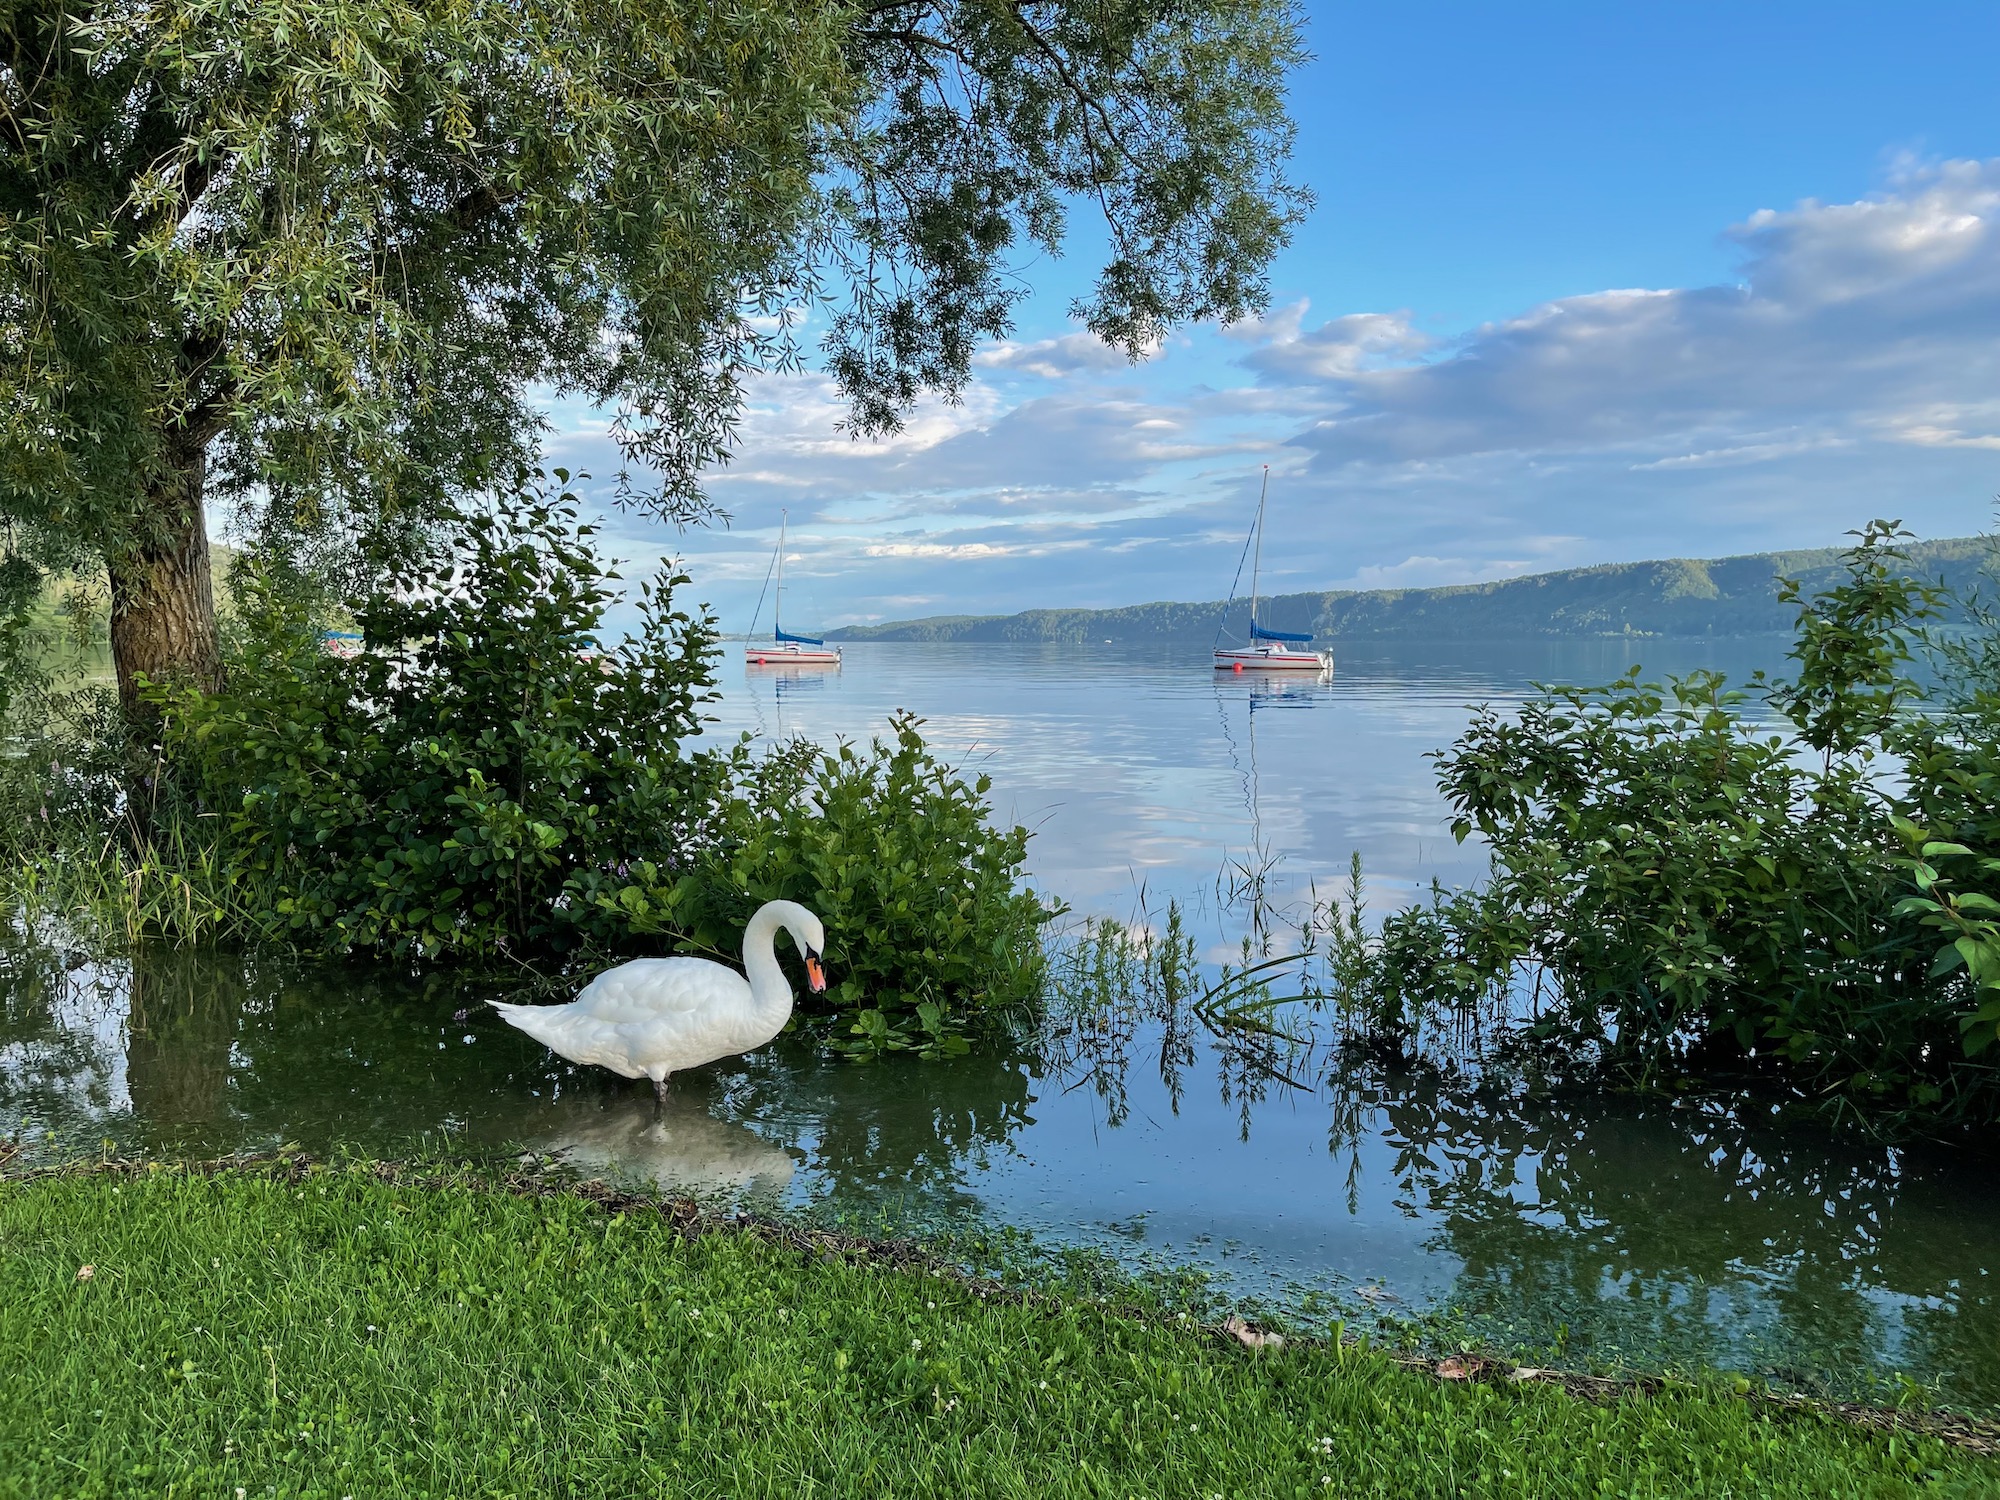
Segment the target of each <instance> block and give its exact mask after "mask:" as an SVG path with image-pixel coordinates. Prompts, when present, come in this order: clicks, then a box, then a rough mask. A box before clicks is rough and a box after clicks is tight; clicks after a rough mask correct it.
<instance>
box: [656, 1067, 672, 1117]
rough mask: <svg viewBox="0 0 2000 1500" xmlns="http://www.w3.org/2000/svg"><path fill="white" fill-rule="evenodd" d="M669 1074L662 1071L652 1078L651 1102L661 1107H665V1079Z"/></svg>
mask: <svg viewBox="0 0 2000 1500" xmlns="http://www.w3.org/2000/svg"><path fill="white" fill-rule="evenodd" d="M671 1076H672V1075H671V1074H666V1073H663V1074H661V1075H660V1076H659V1077H658V1078H655V1079H654V1080H653V1102H654V1103H656V1104H658V1105H659V1106H660V1107H661V1108H662V1109H664V1108H666V1104H667V1079H668V1078H669V1077H671Z"/></svg>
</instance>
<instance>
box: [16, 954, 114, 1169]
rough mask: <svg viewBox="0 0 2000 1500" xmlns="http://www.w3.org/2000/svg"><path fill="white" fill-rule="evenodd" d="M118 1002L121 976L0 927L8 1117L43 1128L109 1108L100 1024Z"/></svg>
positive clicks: (104, 1032) (105, 1033)
mask: <svg viewBox="0 0 2000 1500" xmlns="http://www.w3.org/2000/svg"><path fill="white" fill-rule="evenodd" d="M123 1003H124V980H123V975H122V973H121V972H118V971H116V970H113V969H107V968H105V967H100V966H98V965H96V964H92V963H89V962H87V961H86V960H85V959H84V957H83V955H82V954H81V953H79V952H77V951H76V950H74V949H68V948H64V947H62V946H60V945H58V944H55V943H51V942H45V941H42V940H40V939H39V938H38V937H36V936H34V935H33V934H24V933H23V932H22V931H21V930H20V929H18V928H15V927H11V926H4V925H0V1061H3V1062H4V1075H0V1076H4V1082H5V1090H6V1093H7V1095H8V1098H9V1101H10V1106H11V1107H10V1113H11V1114H13V1115H16V1116H19V1117H21V1118H25V1119H28V1120H32V1121H35V1122H38V1123H40V1124H42V1125H44V1126H46V1125H48V1124H49V1123H51V1122H56V1121H70V1120H74V1119H75V1118H76V1117H77V1116H79V1115H86V1116H92V1117H95V1116H99V1115H102V1114H103V1113H105V1112H106V1111H107V1110H109V1109H110V1108H111V1107H112V1105H113V1102H114V1101H113V1097H112V1086H113V1082H114V1080H115V1078H116V1076H117V1072H118V1058H117V1055H116V1052H115V1050H114V1046H113V1043H112V1042H111V1040H110V1036H109V1034H110V1033H111V1032H113V1031H114V1029H115V1028H114V1027H113V1026H111V1025H108V1024H106V1023H107V1022H108V1021H109V1020H110V1019H111V1018H113V1017H115V1016H116V1015H117V1014H118V1012H119V1011H120V1010H121V1009H122V1006H123ZM0 1133H4V1132H0Z"/></svg>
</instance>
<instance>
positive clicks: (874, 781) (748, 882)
mask: <svg viewBox="0 0 2000 1500" xmlns="http://www.w3.org/2000/svg"><path fill="white" fill-rule="evenodd" d="M921 723H922V721H921V720H919V719H917V718H915V717H914V716H912V715H910V714H898V715H896V716H895V717H894V718H893V719H892V720H891V721H890V733H891V735H892V740H890V741H883V740H880V739H878V740H876V741H875V742H874V743H873V744H872V745H871V746H870V747H869V748H868V749H866V750H861V749H858V748H856V747H855V746H853V745H849V744H845V743H843V744H841V745H839V746H838V747H837V748H836V749H834V750H831V751H821V750H819V749H817V748H816V747H814V746H811V745H807V744H794V745H792V746H790V747H787V748H786V749H784V750H781V751H780V752H778V753H776V754H774V755H772V756H770V757H768V758H767V759H765V760H763V761H762V762H760V763H758V764H756V765H755V766H754V767H753V768H751V769H750V771H749V773H748V774H747V775H745V776H744V777H742V778H741V780H740V781H739V783H738V786H737V789H736V791H735V793H734V794H733V795H732V796H731V797H730V798H729V800H728V802H727V804H726V805H725V806H724V807H723V809H722V810H721V811H720V813H719V814H718V837H717V839H716V842H715V846H714V849H713V851H712V853H711V854H709V855H708V857H706V858H704V859H703V860H702V861H700V862H699V864H698V865H697V866H696V867H695V868H693V869H691V870H688V871H685V872H684V873H681V874H679V875H678V876H676V875H675V874H674V873H673V872H672V871H671V870H667V869H662V868H660V867H657V866H655V865H653V864H651V863H635V864H634V865H633V867H632V872H631V873H632V879H631V880H630V881H629V882H627V883H623V884H618V885H617V886H616V888H615V889H606V890H602V891H600V892H599V893H598V895H597V897H596V899H597V901H598V903H599V904H600V905H601V906H603V907H604V908H606V909H607V910H609V911H612V912H614V913H616V914H617V915H618V916H619V917H620V918H621V919H623V920H626V921H629V922H630V923H631V924H632V925H633V926H634V927H635V928H636V929H637V930H640V931H654V930H666V931H677V932H680V933H682V934H684V936H683V937H682V938H681V940H680V946H681V947H683V948H685V949H688V950H692V951H710V952H724V951H727V950H728V949H729V947H730V945H731V944H733V943H734V942H735V940H736V937H737V935H738V934H740V933H741V932H742V930H743V924H744V922H745V921H746V920H747V919H748V918H749V916H750V914H751V913H752V912H753V911H755V910H756V909H757V908H758V907H759V906H761V905H762V904H763V903H764V902H766V901H775V900H790V901H801V902H804V903H805V904H806V905H808V906H810V907H811V908H812V910H813V911H815V912H816V913H818V915H819V917H820V919H821V920H822V921H823V922H825V923H826V929H827V947H826V960H827V967H828V970H829V973H830V975H831V976H832V978H831V983H830V987H829V988H828V990H827V992H826V994H825V996H824V997H822V999H821V1000H820V1001H819V1002H818V1003H819V1004H822V1005H824V1006H827V1007H830V1008H832V1009H834V1010H836V1011H838V1012H841V1013H843V1014H844V1015H846V1016H848V1017H851V1026H850V1032H849V1037H848V1039H847V1041H846V1042H845V1045H846V1046H847V1047H848V1048H849V1050H851V1051H853V1052H855V1053H856V1054H857V1055H860V1056H874V1055H877V1054H879V1053H882V1052H887V1051H902V1050H916V1051H920V1052H922V1053H924V1054H925V1055H926V1056H938V1055H952V1054H956V1053H961V1052H963V1051H965V1050H966V1046H967V1043H966V1041H965V1039H964V1037H963V1035H962V1031H963V1028H964V1026H965V1024H966V1021H967V1019H968V1018H969V1017H970V1016H971V1015H972V1014H973V1013H975V1012H978V1011H985V1010H995V1009H1007V1008H1013V1007H1018V1006H1024V1005H1026V1004H1028V1003H1030V1002H1032V1001H1033V1000H1034V999H1035V998H1036V997H1037V996H1038V994H1039V993H1040V989H1041V981H1042V949H1041V943H1040V931H1041V927H1042V925H1043V924H1044V923H1046V922H1047V921H1049V920H1050V919H1051V918H1052V917H1053V916H1054V915H1055V912H1054V911H1053V910H1051V909H1050V908H1048V907H1046V906H1044V905H1043V903H1042V902H1041V900H1040V899H1039V898H1038V897H1037V896H1036V895H1035V894H1034V892H1032V891H1030V890H1027V889H1025V888H1024V887H1023V886H1022V884H1021V881H1022V863H1023V861H1024V860H1025V858H1026V856H1027V843H1028V833H1027V830H1026V829H1024V828H1020V827H1015V828H1012V829H1009V830H1006V831H1005V832H996V831H994V830H993V829H992V827H991V826H990V825H989V823H988V821H987V816H988V806H987V802H986V794H987V792H988V790H989V789H990V787H991V782H990V780H989V779H988V778H987V777H986V776H985V775H983V774H982V775H980V776H978V777H976V778H974V779H973V780H971V781H969V782H968V781H967V780H966V779H965V778H964V777H963V776H961V775H960V774H958V773H957V772H955V771H953V770H952V769H951V768H950V767H948V766H946V765H943V764H941V763H940V762H939V761H937V760H936V759H935V758H934V757H933V756H932V755H931V754H930V752H929V751H928V750H927V749H926V748H925V745H924V741H923V737H922V735H921V734H920V732H919V729H920V725H921ZM808 1003H811V1002H810V1001H809V1002H808Z"/></svg>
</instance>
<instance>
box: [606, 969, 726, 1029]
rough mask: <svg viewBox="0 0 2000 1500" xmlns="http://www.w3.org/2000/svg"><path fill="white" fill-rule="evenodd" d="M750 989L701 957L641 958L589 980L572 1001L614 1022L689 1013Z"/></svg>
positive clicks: (651, 1019)
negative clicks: (581, 991)
mask: <svg viewBox="0 0 2000 1500" xmlns="http://www.w3.org/2000/svg"><path fill="white" fill-rule="evenodd" d="M749 995H750V983H749V981H748V980H746V979H745V978H744V977H743V976H742V975H741V974H738V973H737V972H736V971H735V970H734V969H729V968H725V967H723V966H722V965H721V964H717V963H710V962H709V961H708V960H707V959H705V958H639V959H634V960H633V961H632V962H631V963H626V964H620V965H619V966H618V967H617V968H615V969H606V970H605V971H604V972H603V973H602V974H599V975H598V976H597V977H596V978H595V979H593V980H591V981H590V983H589V984H588V985H586V986H584V989H583V993H582V994H580V995H578V996H577V997H576V1000H575V1007H576V1009H577V1011H578V1012H580V1013H582V1014H585V1015H589V1016H593V1017H595V1018H596V1019H598V1020H600V1021H605V1022H608V1023H610V1024H612V1025H614V1026H615V1025H622V1024H626V1023H629V1022H634V1021H642V1022H651V1021H663V1020H666V1019H668V1018H669V1017H672V1016H676V1015H693V1014H697V1013H699V1012H701V1011H704V1010H707V1009H709V1008H711V1007H712V1006H714V1005H716V1004H717V1003H718V1002H721V1003H726V1004H733V1005H741V1004H743V1003H745V1002H746V1001H747V1000H748V999H749Z"/></svg>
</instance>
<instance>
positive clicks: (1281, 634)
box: [1250, 620, 1312, 645]
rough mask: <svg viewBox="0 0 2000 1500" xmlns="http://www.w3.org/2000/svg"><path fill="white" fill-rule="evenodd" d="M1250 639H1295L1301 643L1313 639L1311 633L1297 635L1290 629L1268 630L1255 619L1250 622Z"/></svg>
mask: <svg viewBox="0 0 2000 1500" xmlns="http://www.w3.org/2000/svg"><path fill="white" fill-rule="evenodd" d="M1250 639H1251V640H1253V641H1293V642H1297V643H1299V644H1301V645H1302V644H1304V643H1305V642H1307V641H1309V640H1311V639H1312V637H1311V636H1309V635H1295V634H1293V633H1292V632H1291V631H1289V630H1266V629H1265V628H1264V627H1263V626H1262V625H1259V624H1258V623H1257V622H1256V621H1255V620H1252V621H1251V622H1250Z"/></svg>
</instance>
